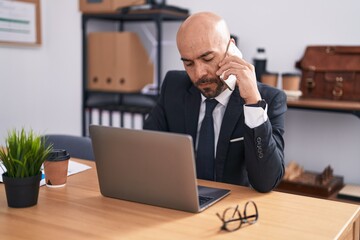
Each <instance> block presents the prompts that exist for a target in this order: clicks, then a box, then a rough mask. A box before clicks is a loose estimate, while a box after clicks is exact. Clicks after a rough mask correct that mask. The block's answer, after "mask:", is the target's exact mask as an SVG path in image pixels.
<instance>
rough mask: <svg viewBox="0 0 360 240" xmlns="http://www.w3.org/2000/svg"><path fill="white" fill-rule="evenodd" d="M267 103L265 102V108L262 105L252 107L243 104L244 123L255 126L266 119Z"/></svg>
mask: <svg viewBox="0 0 360 240" xmlns="http://www.w3.org/2000/svg"><path fill="white" fill-rule="evenodd" d="M267 110H268V105H267V104H266V106H265V109H263V108H262V107H252V106H246V105H244V115H245V124H246V125H247V126H248V127H249V128H256V127H258V126H260V125H261V124H263V123H264V122H266V121H267V119H268V115H267Z"/></svg>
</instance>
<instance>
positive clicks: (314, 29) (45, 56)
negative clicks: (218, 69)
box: [0, 0, 360, 184]
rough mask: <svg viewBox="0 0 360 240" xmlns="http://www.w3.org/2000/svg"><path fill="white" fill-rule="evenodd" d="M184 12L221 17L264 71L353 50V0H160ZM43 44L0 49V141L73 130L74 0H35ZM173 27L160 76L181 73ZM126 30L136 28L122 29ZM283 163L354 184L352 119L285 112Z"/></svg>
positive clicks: (359, 17)
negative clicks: (316, 47)
mask: <svg viewBox="0 0 360 240" xmlns="http://www.w3.org/2000/svg"><path fill="white" fill-rule="evenodd" d="M167 2H168V4H170V5H176V6H181V7H184V8H188V9H190V10H191V12H198V11H213V12H216V13H218V14H219V15H222V16H223V17H224V18H225V20H226V21H227V22H228V24H229V27H230V30H231V32H232V33H233V34H235V35H237V36H238V37H239V41H238V45H239V47H240V49H241V51H242V52H243V54H244V58H245V59H247V60H248V61H251V60H252V57H253V55H254V54H255V51H256V48H257V47H265V48H266V51H267V55H268V70H269V71H275V72H280V73H281V72H288V71H296V69H295V68H294V63H295V61H297V60H299V59H300V58H301V56H302V53H303V51H304V49H305V47H306V46H307V45H311V44H343V45H360V26H359V25H360V14H358V10H359V9H360V1H357V0H343V1H338V0H327V1H326V0H315V1H314V0H303V1H297V2H295V1H286V0H273V1H266V0H253V1H244V0H228V1H224V0H213V1H207V0H197V1H193V0H182V1H175V0H168V1H167ZM41 3H42V17H43V21H42V24H43V44H42V46H40V47H38V48H19V47H0V84H1V85H0V144H1V143H3V138H4V136H5V135H6V131H7V129H10V128H12V127H19V126H29V127H32V128H33V129H35V130H37V131H40V132H46V133H53V132H57V133H71V134H76V135H80V133H81V119H80V117H81V112H80V110H81V21H80V17H81V15H80V13H79V12H78V1H76V0H61V1H59V0H42V1H41ZM178 26H179V24H178V23H167V24H165V30H164V42H165V43H166V45H165V46H164V52H163V55H164V65H163V66H164V67H163V75H164V73H165V72H166V71H167V70H169V69H182V64H181V62H180V61H179V55H178V53H177V50H176V45H175V34H176V30H177V27H178ZM130 28H136V27H135V26H130ZM285 141H286V148H285V154H286V162H289V161H290V160H295V161H297V162H299V163H300V164H301V165H302V166H304V168H305V169H308V170H314V171H321V170H322V169H323V168H325V167H326V166H327V165H329V164H331V166H332V167H333V168H334V171H335V174H336V175H343V176H345V182H347V183H356V184H360V174H359V172H360V147H359V145H360V119H358V118H356V117H355V116H353V115H350V114H339V113H328V112H316V111H304V110H292V109H290V110H289V111H288V113H287V116H286V133H285Z"/></svg>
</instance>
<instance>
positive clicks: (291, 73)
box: [281, 72, 301, 77]
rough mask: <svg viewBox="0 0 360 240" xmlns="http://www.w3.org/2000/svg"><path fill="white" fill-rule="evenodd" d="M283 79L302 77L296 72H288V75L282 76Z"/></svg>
mask: <svg viewBox="0 0 360 240" xmlns="http://www.w3.org/2000/svg"><path fill="white" fill-rule="evenodd" d="M281 75H282V76H283V77H296V76H301V74H300V73H295V72H288V73H283V74H281Z"/></svg>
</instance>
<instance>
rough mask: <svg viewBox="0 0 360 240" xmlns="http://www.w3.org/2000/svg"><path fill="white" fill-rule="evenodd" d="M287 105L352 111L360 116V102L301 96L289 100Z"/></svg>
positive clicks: (312, 108)
mask: <svg viewBox="0 0 360 240" xmlns="http://www.w3.org/2000/svg"><path fill="white" fill-rule="evenodd" d="M287 105H288V107H289V108H292V109H306V110H316V111H328V112H339V113H351V114H354V115H355V116H357V117H358V118H360V102H350V101H334V100H326V99H302V98H300V99H298V100H288V101H287Z"/></svg>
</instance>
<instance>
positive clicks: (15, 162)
mask: <svg viewBox="0 0 360 240" xmlns="http://www.w3.org/2000/svg"><path fill="white" fill-rule="evenodd" d="M5 145H6V146H5V148H0V159H1V161H2V163H3V165H4V167H5V168H6V169H3V171H4V173H3V175H2V177H3V182H4V185H5V192H6V197H7V202H8V206H9V207H17V208H20V207H29V206H33V205H36V204H37V200H38V195H39V186H40V180H41V176H42V172H41V166H42V164H43V162H44V161H45V160H46V158H47V157H48V156H49V154H50V152H51V151H52V145H50V146H46V144H45V141H44V138H42V137H41V136H40V135H37V134H35V133H34V132H33V131H32V130H30V131H29V132H26V131H25V129H24V128H22V129H21V130H20V131H17V130H16V129H14V130H12V131H9V132H8V136H7V138H6V139H5Z"/></svg>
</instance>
